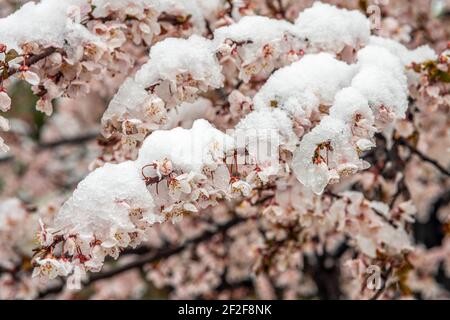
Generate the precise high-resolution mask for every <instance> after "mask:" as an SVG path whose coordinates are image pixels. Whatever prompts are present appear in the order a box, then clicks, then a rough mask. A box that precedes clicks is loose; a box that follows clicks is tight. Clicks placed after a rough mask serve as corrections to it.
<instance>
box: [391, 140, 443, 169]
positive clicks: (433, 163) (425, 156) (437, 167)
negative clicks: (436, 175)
mask: <svg viewBox="0 0 450 320" xmlns="http://www.w3.org/2000/svg"><path fill="white" fill-rule="evenodd" d="M397 141H398V143H399V144H400V145H402V146H404V147H406V148H408V149H409V151H411V153H413V154H415V155H417V156H419V158H421V159H422V160H423V161H425V162H428V163H430V164H432V165H433V166H434V167H435V168H436V169H438V170H439V171H440V172H441V173H442V174H444V175H446V176H449V177H450V171H448V170H447V169H445V168H444V167H443V166H442V165H440V164H439V163H438V162H437V161H436V160H434V159H432V158H430V157H428V156H427V155H424V154H423V153H422V152H420V151H419V150H418V149H417V148H416V147H414V146H412V145H411V144H410V143H409V142H408V141H406V140H405V139H404V138H400V139H398V140H397Z"/></svg>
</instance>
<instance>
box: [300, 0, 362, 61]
mask: <svg viewBox="0 0 450 320" xmlns="http://www.w3.org/2000/svg"><path fill="white" fill-rule="evenodd" d="M295 27H296V30H297V32H298V34H299V36H301V37H302V38H303V39H304V40H305V41H307V43H308V48H307V50H308V52H311V51H312V52H319V51H326V52H331V53H336V54H337V53H341V52H342V51H343V50H344V49H345V48H346V47H349V48H351V49H355V50H358V49H359V48H361V47H363V46H364V45H366V44H367V43H368V42H369V37H370V23H369V20H368V19H367V18H366V17H365V16H364V15H363V14H362V13H361V12H359V11H357V10H351V11H349V10H346V9H339V8H337V7H335V6H332V5H329V4H325V3H321V2H315V3H314V5H313V6H312V7H311V8H308V9H306V10H304V11H302V12H301V13H300V14H299V16H298V18H297V20H296V21H295Z"/></svg>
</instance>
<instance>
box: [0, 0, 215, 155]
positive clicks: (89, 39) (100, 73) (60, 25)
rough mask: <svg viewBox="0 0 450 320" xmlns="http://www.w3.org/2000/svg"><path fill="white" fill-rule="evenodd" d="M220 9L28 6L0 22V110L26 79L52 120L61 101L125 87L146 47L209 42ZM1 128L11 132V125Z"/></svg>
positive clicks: (152, 4) (73, 2) (82, 1)
mask: <svg viewBox="0 0 450 320" xmlns="http://www.w3.org/2000/svg"><path fill="white" fill-rule="evenodd" d="M218 5H219V3H216V4H215V5H210V6H208V5H207V4H206V1H203V0H190V1H182V2H179V1H174V0H159V1H153V0H140V1H132V0H127V1H105V0H92V1H88V0H65V1H58V0H44V1H41V2H40V3H38V4H35V3H33V2H30V3H26V4H25V5H23V6H22V7H21V8H20V9H19V10H18V11H16V12H14V13H13V14H11V15H10V16H8V17H6V18H4V19H1V21H0V29H1V30H2V35H1V36H0V68H1V69H0V70H1V74H2V76H1V77H0V110H1V111H3V112H5V111H8V110H9V109H10V107H11V99H10V97H9V96H8V94H7V90H6V88H7V86H8V85H9V83H10V82H12V81H14V80H15V79H23V80H25V81H27V82H28V83H30V84H31V85H32V86H33V90H34V92H35V93H36V94H37V96H39V98H40V99H39V101H38V102H37V104H36V108H37V109H38V110H40V111H42V112H45V113H46V114H47V115H50V114H51V113H52V110H53V105H52V101H53V100H54V99H55V98H59V97H62V96H65V97H70V98H77V97H79V96H80V95H85V94H87V93H88V92H89V91H90V90H91V89H92V88H93V86H94V87H95V84H97V85H98V86H99V87H101V83H98V82H99V81H103V83H104V82H105V81H107V80H106V79H117V78H119V81H120V78H121V77H120V76H121V75H122V77H125V76H126V75H128V73H129V72H130V70H131V69H132V67H133V65H134V63H135V60H136V58H137V57H139V55H137V53H136V52H140V51H142V50H145V47H146V46H150V45H152V44H153V43H155V42H157V41H159V40H161V39H164V38H166V37H171V36H176V37H188V36H190V35H191V34H193V33H198V34H205V33H206V31H207V30H206V21H207V20H206V19H207V17H208V16H211V15H214V13H215V12H216V11H217V10H218ZM23 21H27V23H26V25H25V26H23V23H22V22H23ZM136 46H138V47H137V48H136ZM139 47H140V48H141V50H139V49H138V48H139ZM136 55H137V56H136ZM0 121H1V127H0V128H1V129H2V130H4V131H6V130H8V129H9V127H8V123H7V121H6V120H5V119H4V118H3V117H1V118H0ZM1 141H2V142H1V144H0V146H1V148H2V150H4V151H7V150H8V147H7V146H6V145H5V144H4V143H3V140H1Z"/></svg>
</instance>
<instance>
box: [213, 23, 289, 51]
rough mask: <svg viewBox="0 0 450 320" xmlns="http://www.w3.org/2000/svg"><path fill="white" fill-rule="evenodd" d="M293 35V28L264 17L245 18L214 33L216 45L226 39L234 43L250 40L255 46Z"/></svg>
mask: <svg viewBox="0 0 450 320" xmlns="http://www.w3.org/2000/svg"><path fill="white" fill-rule="evenodd" d="M287 32H290V33H294V32H295V30H294V26H293V25H292V24H291V23H289V22H287V21H283V20H276V19H271V18H268V17H264V16H245V17H243V18H242V19H241V20H239V22H238V23H235V24H232V25H229V26H225V27H222V28H218V29H216V30H215V31H214V41H215V43H216V44H217V45H219V44H220V43H222V42H224V41H225V40H227V39H231V40H233V41H235V42H245V41H248V40H251V41H252V42H253V44H254V45H255V46H261V45H264V44H266V43H270V42H274V41H277V40H281V39H282V38H283V36H284V35H285V34H286V33H287Z"/></svg>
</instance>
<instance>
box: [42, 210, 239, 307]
mask: <svg viewBox="0 0 450 320" xmlns="http://www.w3.org/2000/svg"><path fill="white" fill-rule="evenodd" d="M244 221H247V219H244V218H240V217H236V218H233V219H231V220H230V221H228V222H227V223H224V224H222V225H218V226H217V227H216V229H215V230H208V231H206V232H204V233H203V234H201V235H199V236H198V237H195V238H192V239H190V240H187V241H185V242H184V243H182V244H180V245H175V246H169V247H166V248H162V249H161V250H158V251H156V252H148V253H147V254H145V255H143V256H141V257H139V258H138V259H136V260H134V261H132V262H129V263H127V264H124V265H121V266H118V267H117V268H114V269H111V270H105V271H102V272H99V273H93V274H92V275H91V276H90V277H89V279H88V280H86V281H83V285H84V286H88V285H90V284H92V283H94V282H96V281H99V280H103V279H107V278H111V277H114V276H116V275H118V274H121V273H123V272H125V271H128V270H132V269H135V268H139V267H142V266H144V265H146V264H149V263H154V262H157V261H159V260H161V259H166V258H169V257H171V256H173V255H175V254H177V253H180V252H182V251H183V250H185V249H186V248H188V247H190V246H194V247H195V246H197V245H198V244H200V243H202V242H204V241H207V240H209V239H211V238H212V237H213V236H215V235H216V234H219V233H223V232H226V231H227V230H228V229H230V228H232V227H234V226H236V225H238V224H240V223H242V222H244ZM64 287H65V286H64V283H61V284H60V285H58V286H54V287H51V288H47V289H46V290H44V291H41V292H40V293H39V295H38V298H44V297H46V296H47V295H50V294H56V293H59V292H61V291H62V290H63V289H64Z"/></svg>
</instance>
